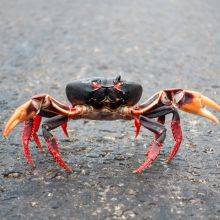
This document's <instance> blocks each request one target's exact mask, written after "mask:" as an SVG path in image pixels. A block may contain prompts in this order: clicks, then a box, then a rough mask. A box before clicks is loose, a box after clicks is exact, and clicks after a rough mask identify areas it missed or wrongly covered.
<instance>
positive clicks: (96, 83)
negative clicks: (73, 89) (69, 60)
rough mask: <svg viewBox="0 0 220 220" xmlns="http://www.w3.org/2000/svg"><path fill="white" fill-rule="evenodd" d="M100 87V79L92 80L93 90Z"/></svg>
mask: <svg viewBox="0 0 220 220" xmlns="http://www.w3.org/2000/svg"><path fill="white" fill-rule="evenodd" d="M101 87H102V85H101V80H99V82H95V81H94V82H92V88H93V89H94V90H97V89H99V88H101Z"/></svg>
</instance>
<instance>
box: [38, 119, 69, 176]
mask: <svg viewBox="0 0 220 220" xmlns="http://www.w3.org/2000/svg"><path fill="white" fill-rule="evenodd" d="M67 121H68V117H65V116H55V117H53V118H50V119H48V120H46V121H44V123H43V125H42V131H43V137H44V139H45V140H46V145H47V148H48V150H49V152H50V153H51V155H52V156H53V158H54V159H55V161H56V163H57V164H58V165H59V166H60V167H61V168H63V169H64V170H66V171H67V172H70V173H71V172H73V170H72V168H70V167H69V166H68V165H67V164H66V163H65V161H64V160H63V159H62V157H61V155H60V152H59V145H58V143H57V140H56V138H55V137H54V136H53V135H52V134H51V133H50V131H51V130H53V129H55V128H57V127H59V126H61V125H62V124H64V123H67Z"/></svg>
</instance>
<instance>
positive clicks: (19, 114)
mask: <svg viewBox="0 0 220 220" xmlns="http://www.w3.org/2000/svg"><path fill="white" fill-rule="evenodd" d="M35 115H36V109H35V107H34V106H33V104H32V100H29V101H28V102H26V103H24V104H23V105H21V106H20V107H18V108H17V109H16V110H15V112H14V114H13V115H12V116H11V118H10V119H9V121H8V123H7V124H6V126H5V130H4V131H3V137H5V138H7V137H8V135H9V134H10V133H11V131H12V130H13V129H14V128H15V126H16V125H17V124H19V123H20V122H24V121H27V120H29V119H31V118H33V117H34V116H35Z"/></svg>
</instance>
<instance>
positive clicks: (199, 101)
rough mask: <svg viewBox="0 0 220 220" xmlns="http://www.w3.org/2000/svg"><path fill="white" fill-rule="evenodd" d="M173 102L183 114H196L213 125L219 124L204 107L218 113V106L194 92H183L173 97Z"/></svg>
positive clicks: (219, 106) (219, 109) (219, 108)
mask: <svg viewBox="0 0 220 220" xmlns="http://www.w3.org/2000/svg"><path fill="white" fill-rule="evenodd" d="M173 98H174V102H175V103H176V104H177V105H178V107H179V108H180V109H181V110H182V111H185V112H188V113H192V114H196V115H200V116H203V117H205V118H208V119H209V120H211V121H213V122H214V123H216V124H217V123H219V120H218V119H217V118H216V116H215V115H213V114H212V113H211V112H210V111H208V110H207V109H206V108H205V107H210V108H212V109H214V110H217V111H219V112H220V105H218V104H217V103H216V102H215V101H213V100H211V99H210V98H208V97H206V96H204V95H202V94H200V93H198V92H194V91H189V90H183V91H181V92H178V93H176V94H175V95H174V97H173Z"/></svg>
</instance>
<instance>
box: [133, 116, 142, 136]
mask: <svg viewBox="0 0 220 220" xmlns="http://www.w3.org/2000/svg"><path fill="white" fill-rule="evenodd" d="M134 126H135V138H137V136H138V135H139V133H140V128H141V122H140V119H139V118H138V117H134Z"/></svg>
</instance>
